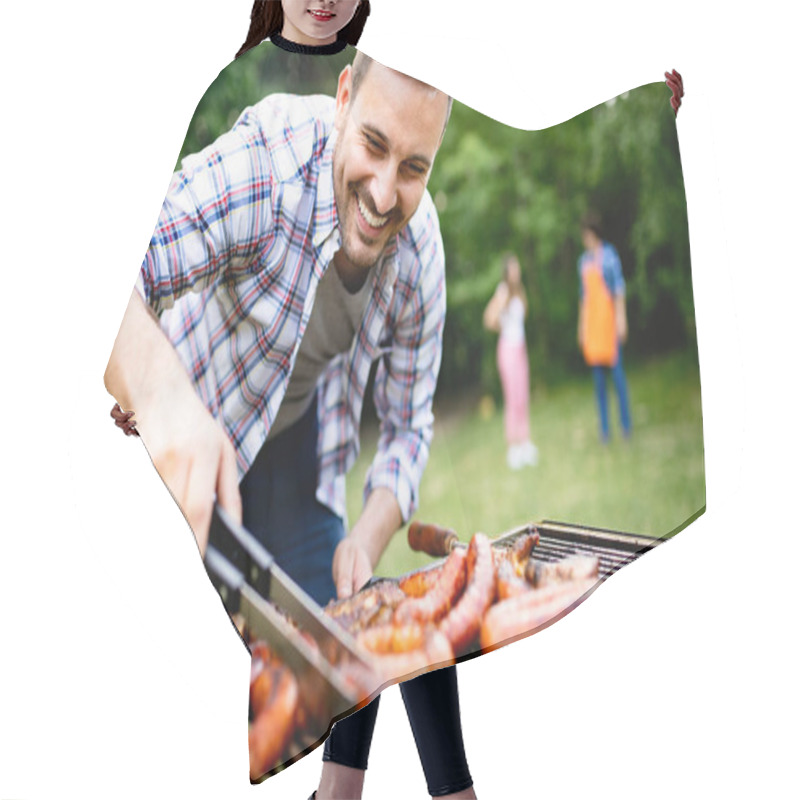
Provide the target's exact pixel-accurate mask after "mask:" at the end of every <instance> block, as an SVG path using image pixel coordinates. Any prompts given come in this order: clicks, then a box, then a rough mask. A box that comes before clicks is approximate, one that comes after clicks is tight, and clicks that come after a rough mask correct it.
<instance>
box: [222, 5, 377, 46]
mask: <svg viewBox="0 0 800 800" xmlns="http://www.w3.org/2000/svg"><path fill="white" fill-rule="evenodd" d="M368 16H369V0H361V2H360V3H359V4H358V8H356V13H355V14H354V15H353V19H351V20H350V22H348V23H347V25H345V26H344V28H342V29H341V30H340V31H339V33H338V35H337V37H336V38H337V39H339V40H344V41H346V42H347V44H352V45H356V44H358V40H359V39H360V38H361V33H362V32H363V30H364V24H365V23H366V21H367V17H368ZM282 30H283V7H282V6H281V3H280V0H254V2H253V8H252V9H251V11H250V30H249V31H248V32H247V38H246V39H245V40H244V44H243V45H242V46H241V47H240V48H239V52H238V53H237V54H236V58H239V56H241V55H244V53H246V52H247V51H248V50H252V49H253V48H254V47H256V46H257V45H259V44H261V42H263V41H264V39H268V38H269V37H270V36H274V35H275V34H276V33H280V32H281V31H282Z"/></svg>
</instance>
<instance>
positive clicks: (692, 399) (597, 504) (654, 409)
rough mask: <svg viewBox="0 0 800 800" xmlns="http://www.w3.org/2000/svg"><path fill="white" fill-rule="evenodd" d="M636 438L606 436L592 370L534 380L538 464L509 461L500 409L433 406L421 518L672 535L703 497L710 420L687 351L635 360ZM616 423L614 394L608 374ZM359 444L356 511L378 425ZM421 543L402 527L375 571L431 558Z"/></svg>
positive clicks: (631, 379) (352, 497)
mask: <svg viewBox="0 0 800 800" xmlns="http://www.w3.org/2000/svg"><path fill="white" fill-rule="evenodd" d="M627 377H628V384H629V392H630V398H631V414H632V418H633V436H632V437H631V439H630V440H629V441H624V440H622V439H621V437H620V436H619V426H618V425H616V426H615V427H612V440H611V442H610V443H609V444H608V445H607V446H602V445H601V444H600V442H599V440H598V435H597V412H596V408H595V404H594V393H593V389H592V384H591V377H590V375H589V373H588V370H587V373H586V376H585V379H581V380H573V381H570V382H566V383H562V384H559V385H557V386H552V387H541V386H540V387H538V388H536V389H535V390H534V392H533V394H532V397H531V433H532V436H533V439H534V441H535V443H536V445H537V446H538V448H539V465H538V466H537V467H534V468H530V467H529V468H525V469H523V470H519V471H516V472H514V471H512V470H510V469H509V468H508V467H507V466H506V445H505V440H504V434H503V415H502V409H501V408H496V409H492V408H491V406H492V404H491V403H486V401H484V403H483V404H481V403H480V402H479V398H474V399H473V400H472V401H470V402H466V401H465V402H463V403H462V404H461V405H460V406H459V407H458V408H455V407H448V406H446V405H445V404H440V405H439V406H438V407H437V408H436V422H435V427H434V439H433V445H432V448H431V455H430V460H429V462H428V468H427V470H426V472H425V476H424V478H423V482H422V486H421V490H420V496H421V501H420V508H419V511H418V512H417V515H416V517H417V518H418V519H421V520H425V521H429V522H435V523H437V524H439V525H445V526H448V527H452V528H454V529H455V530H456V531H458V533H459V536H460V537H461V538H462V539H469V537H470V536H471V535H472V534H473V533H474V532H475V531H483V532H485V533H487V534H489V535H490V536H497V535H498V534H500V533H502V532H503V531H506V530H508V529H510V528H513V527H516V526H518V525H522V524H525V523H528V522H536V521H540V520H544V519H551V520H559V521H562V522H570V523H578V524H586V525H592V526H596V527H602V528H612V529H615V530H621V531H630V532H634V533H643V534H648V535H652V536H665V535H668V534H670V533H672V532H674V531H675V530H676V529H678V528H680V527H681V526H682V525H684V524H685V522H686V520H687V519H688V518H689V517H691V516H693V515H694V514H696V513H697V512H698V511H700V509H702V508H703V507H704V506H705V480H704V467H703V428H702V416H701V408H700V382H699V373H698V367H697V362H696V360H695V359H693V358H691V357H687V356H685V355H677V356H670V357H668V358H662V359H658V360H651V361H649V362H647V363H646V364H644V365H640V366H636V367H632V368H628V369H627ZM609 400H610V405H611V411H612V420H613V423H617V419H616V417H615V416H614V415H616V411H617V407H616V396H615V395H614V393H613V389H612V387H611V384H610V381H609ZM364 427H365V429H364V430H363V431H362V452H361V456H360V457H359V460H358V461H357V463H356V465H355V467H354V469H353V471H352V472H351V474H350V476H349V479H348V513H349V516H350V519H351V520H355V519H356V518H357V516H358V513H359V510H360V508H361V487H362V486H363V481H364V474H365V472H366V469H367V467H368V464H369V461H370V460H371V458H372V455H373V454H374V452H375V442H376V438H377V430H376V429H375V428H374V427H372V426H364ZM429 562H430V558H429V557H428V556H425V555H420V554H418V553H413V552H412V551H411V550H410V548H409V547H408V543H407V540H406V532H405V529H403V531H401V532H400V533H398V534H397V535H396V536H395V537H394V539H393V540H392V542H391V543H390V545H389V547H388V548H387V550H386V552H385V553H384V555H383V558H382V559H381V562H380V564H379V565H378V568H377V569H376V574H378V575H397V574H401V573H404V572H407V571H408V570H410V569H413V568H415V567H418V566H421V565H423V564H426V563H429Z"/></svg>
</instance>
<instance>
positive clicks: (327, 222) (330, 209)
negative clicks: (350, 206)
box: [312, 125, 341, 252]
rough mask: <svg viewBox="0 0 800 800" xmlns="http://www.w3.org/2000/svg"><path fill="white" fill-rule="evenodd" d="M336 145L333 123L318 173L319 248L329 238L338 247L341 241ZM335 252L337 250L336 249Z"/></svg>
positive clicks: (316, 223) (316, 230) (316, 239)
mask: <svg viewBox="0 0 800 800" xmlns="http://www.w3.org/2000/svg"><path fill="white" fill-rule="evenodd" d="M335 147H336V129H335V128H334V127H333V125H331V132H330V134H329V135H328V140H327V142H325V146H324V147H323V149H322V156H321V157H320V162H319V172H318V173H317V193H316V199H315V203H314V235H313V237H312V241H313V243H314V247H315V248H316V249H317V250H319V249H320V248H321V247H322V246H323V245H325V243H326V242H327V241H328V239H330V238H332V239H333V245H334V246H335V247H336V248H337V249H338V247H339V245H340V243H341V235H340V233H339V214H338V213H337V211H336V197H335V195H334V191H333V151H334V149H335ZM334 252H335V251H334Z"/></svg>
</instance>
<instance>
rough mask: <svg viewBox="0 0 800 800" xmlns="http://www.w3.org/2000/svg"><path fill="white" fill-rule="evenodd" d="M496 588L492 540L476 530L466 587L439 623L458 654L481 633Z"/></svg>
mask: <svg viewBox="0 0 800 800" xmlns="http://www.w3.org/2000/svg"><path fill="white" fill-rule="evenodd" d="M496 588H497V576H496V575H495V570H494V553H493V551H492V547H491V544H490V543H489V539H487V537H486V536H485V535H484V534H482V533H476V534H475V535H474V536H473V537H472V540H471V541H470V543H469V547H468V548H467V588H466V589H465V590H464V593H463V594H462V595H461V597H460V598H459V600H458V602H457V603H456V605H455V606H454V607H453V608H452V610H451V611H450V613H449V614H448V615H447V616H446V617H445V618H444V619H443V620H442V622H441V624H440V626H439V630H440V631H441V632H442V633H443V634H444V635H445V636H446V637H447V640H448V641H449V642H450V645H451V646H452V648H453V652H455V653H456V655H460V654H462V653H463V652H464V651H465V649H466V648H467V646H468V645H469V644H470V642H472V640H473V639H475V637H476V635H477V634H478V631H479V630H480V625H481V619H482V617H483V615H484V614H485V613H486V609H487V608H489V606H490V605H491V604H492V603H493V602H494V598H495V592H496Z"/></svg>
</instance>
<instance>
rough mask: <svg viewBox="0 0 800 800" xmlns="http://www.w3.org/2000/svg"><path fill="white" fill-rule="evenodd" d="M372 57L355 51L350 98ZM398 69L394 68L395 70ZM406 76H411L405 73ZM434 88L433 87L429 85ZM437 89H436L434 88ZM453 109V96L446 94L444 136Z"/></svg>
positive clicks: (357, 87)
mask: <svg viewBox="0 0 800 800" xmlns="http://www.w3.org/2000/svg"><path fill="white" fill-rule="evenodd" d="M373 61H374V59H372V58H370V57H369V56H368V55H367V54H366V53H362V52H361V51H360V50H359V51H358V52H357V53H356V57H355V58H354V59H353V66H352V74H351V77H350V100H351V101H352V100H355V97H356V94H358V90H359V88H360V87H361V84H362V83H363V82H364V77H365V76H366V74H367V72H368V71H369V68H370V67H371V66H372V64H373ZM397 71H398V70H395V72H397ZM402 74H404V75H405V73H402ZM406 77H409V78H410V77H411V76H410V75H407V76H406ZM411 80H414V81H417V83H422V84H424V85H425V86H428V84H427V83H425V81H421V80H419V79H418V78H411ZM431 88H434V87H431ZM436 91H437V92H438V91H439V90H438V89H437V90H436ZM452 110H453V98H452V97H450V95H447V116H445V119H444V128H443V129H442V136H443V137H444V132H445V131H446V130H447V123H448V122H449V121H450V112H451V111H452Z"/></svg>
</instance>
